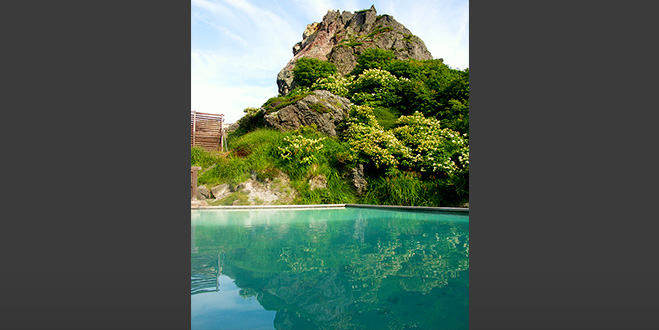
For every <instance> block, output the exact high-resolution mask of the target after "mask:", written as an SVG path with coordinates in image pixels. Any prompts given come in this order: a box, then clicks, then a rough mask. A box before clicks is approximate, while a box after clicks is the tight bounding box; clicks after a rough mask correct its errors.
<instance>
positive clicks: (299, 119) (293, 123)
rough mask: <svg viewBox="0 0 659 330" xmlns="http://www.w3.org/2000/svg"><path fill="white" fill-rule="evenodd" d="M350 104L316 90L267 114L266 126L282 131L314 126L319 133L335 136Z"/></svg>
mask: <svg viewBox="0 0 659 330" xmlns="http://www.w3.org/2000/svg"><path fill="white" fill-rule="evenodd" d="M350 105H351V102H350V100H348V99H347V98H345V97H341V96H337V95H334V94H332V93H330V92H328V91H324V90H316V91H314V92H313V93H311V94H309V95H307V96H306V97H304V98H302V99H301V100H299V101H297V102H295V103H293V104H290V105H287V106H285V107H283V108H282V109H280V110H278V111H275V112H272V113H270V114H267V115H266V116H265V118H264V119H265V122H266V124H268V125H270V126H272V127H274V128H277V129H279V130H282V131H289V130H295V129H298V128H300V127H302V126H310V125H312V124H315V125H316V127H317V129H318V131H319V132H323V133H325V134H327V135H329V136H336V135H337V131H336V125H338V124H339V123H340V122H341V121H343V119H344V118H345V117H346V116H347V115H348V110H349V109H350Z"/></svg>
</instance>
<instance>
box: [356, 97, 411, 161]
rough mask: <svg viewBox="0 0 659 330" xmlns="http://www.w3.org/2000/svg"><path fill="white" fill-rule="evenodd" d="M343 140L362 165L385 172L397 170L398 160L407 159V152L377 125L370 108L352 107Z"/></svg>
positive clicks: (396, 140) (389, 133)
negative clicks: (371, 165) (369, 165)
mask: <svg viewBox="0 0 659 330" xmlns="http://www.w3.org/2000/svg"><path fill="white" fill-rule="evenodd" d="M347 123H348V129H346V130H345V131H344V132H343V136H344V138H345V139H346V140H347V141H348V143H349V144H350V146H351V147H352V150H353V152H354V153H355V157H356V158H357V159H359V161H360V162H362V163H367V164H368V163H372V164H373V165H375V167H376V168H385V169H386V170H387V171H394V170H396V169H397V167H398V164H399V161H398V159H399V158H403V159H404V158H408V157H409V150H408V149H407V148H406V147H405V146H404V145H403V144H402V143H400V141H399V140H398V139H397V138H396V136H394V134H392V133H391V132H389V131H385V130H384V129H383V128H382V126H380V124H378V122H377V120H376V119H375V115H374V114H373V108H372V107H370V106H366V105H362V106H352V107H351V109H350V113H349V116H348V120H347Z"/></svg>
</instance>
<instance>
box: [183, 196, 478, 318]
mask: <svg viewBox="0 0 659 330" xmlns="http://www.w3.org/2000/svg"><path fill="white" fill-rule="evenodd" d="M191 233H192V236H191V243H192V253H191V259H192V265H191V266H192V268H191V270H192V271H191V295H192V296H191V300H192V301H191V302H192V305H191V311H192V319H191V323H192V329H277V330H284V329H468V327H469V216H468V214H464V213H439V212H410V211H390V210H381V209H365V208H345V209H306V210H283V209H282V210H205V209H199V210H192V221H191Z"/></svg>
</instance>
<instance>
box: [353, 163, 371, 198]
mask: <svg viewBox="0 0 659 330" xmlns="http://www.w3.org/2000/svg"><path fill="white" fill-rule="evenodd" d="M350 177H351V181H352V185H353V186H354V187H355V189H356V190H357V193H358V194H361V193H363V192H364V191H366V185H367V184H368V182H366V179H365V178H364V165H363V164H359V165H357V167H355V168H353V169H352V171H351V172H350Z"/></svg>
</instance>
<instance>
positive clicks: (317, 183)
mask: <svg viewBox="0 0 659 330" xmlns="http://www.w3.org/2000/svg"><path fill="white" fill-rule="evenodd" d="M324 188H327V177H325V175H324V174H319V175H314V176H313V177H311V179H309V190H316V189H324Z"/></svg>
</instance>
